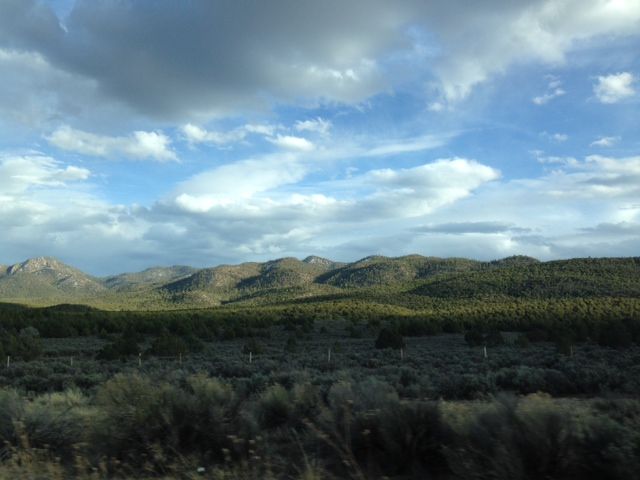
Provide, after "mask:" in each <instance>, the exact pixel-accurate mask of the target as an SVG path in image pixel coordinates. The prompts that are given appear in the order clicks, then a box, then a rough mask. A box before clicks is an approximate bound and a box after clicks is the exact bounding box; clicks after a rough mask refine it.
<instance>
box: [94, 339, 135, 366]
mask: <svg viewBox="0 0 640 480" xmlns="http://www.w3.org/2000/svg"><path fill="white" fill-rule="evenodd" d="M140 351H141V350H140V346H139V345H138V338H137V336H135V335H127V334H123V335H121V336H120V337H118V339H117V340H115V341H114V342H112V343H109V344H107V345H105V346H104V347H103V348H102V350H100V351H99V352H98V355H97V356H96V358H97V359H98V360H119V359H124V358H127V357H131V356H134V355H138V354H139V353H140Z"/></svg>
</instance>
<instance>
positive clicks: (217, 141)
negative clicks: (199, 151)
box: [181, 123, 277, 146]
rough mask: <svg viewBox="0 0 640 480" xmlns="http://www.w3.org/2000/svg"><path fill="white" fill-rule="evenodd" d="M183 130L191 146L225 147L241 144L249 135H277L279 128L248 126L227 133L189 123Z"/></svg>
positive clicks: (272, 126)
mask: <svg viewBox="0 0 640 480" xmlns="http://www.w3.org/2000/svg"><path fill="white" fill-rule="evenodd" d="M181 130H182V133H183V135H184V137H185V139H186V140H187V141H188V142H189V143H191V144H198V143H209V144H213V145H217V146H224V145H228V144H233V143H237V142H241V141H242V140H244V139H245V138H246V137H247V135H249V134H259V135H266V136H271V135H273V134H274V133H275V131H276V130H277V127H276V126H274V125H258V124H247V125H243V126H241V127H237V128H234V129H233V130H229V131H227V132H218V131H212V130H205V129H204V128H202V127H199V126H197V125H193V124H191V123H187V124H186V125H184V126H183V127H182V129H181Z"/></svg>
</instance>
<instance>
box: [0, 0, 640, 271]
mask: <svg viewBox="0 0 640 480" xmlns="http://www.w3.org/2000/svg"><path fill="white" fill-rule="evenodd" d="M638 52H640V0H606V1H605V0H588V1H576V0H555V1H516V2H504V1H486V2H474V3H472V4H469V2H455V1H453V2H452V1H438V0H436V1H433V2H423V1H417V0H416V1H406V2H387V1H382V0H367V1H365V0H348V1H344V0H341V1H338V0H328V1H324V2H318V1H311V0H303V1H293V0H277V1H273V2H251V1H236V2H225V1H195V0H194V1H191V2H174V1H168V0H165V1H156V2H150V1H127V0H121V1H107V0H100V1H88V0H87V1H84V0H78V1H74V0H64V1H52V2H44V1H34V0H2V1H1V2H0V229H1V231H2V232H3V233H2V235H1V236H0V263H4V264H12V263H16V262H18V261H22V260H24V259H25V258H29V257H34V256H56V257H58V258H60V259H62V260H63V261H66V262H68V263H71V264H73V265H75V266H78V267H80V268H82V269H84V270H86V271H88V272H90V273H93V274H96V275H106V274H111V273H116V272H122V271H132V270H139V269H143V268H146V267H149V266H152V265H171V264H189V265H193V266H198V267H200V266H211V265H217V264H220V263H239V262H243V261H255V260H266V259H271V258H277V257H283V256H296V257H299V258H302V257H305V256H307V255H310V254H316V255H322V256H326V257H329V258H332V259H336V260H346V261H349V260H356V259H358V258H360V257H363V256H366V255H370V254H374V253H380V254H385V255H392V256H397V255H404V254H409V253H420V254H423V255H436V256H463V257H472V258H478V259H494V258H501V257H505V256H508V255H514V254H526V255H532V256H535V257H538V258H541V259H555V258H568V257H576V256H631V255H634V256H635V255H638V251H639V247H640V130H639V129H638V127H637V125H638V124H640V113H639V112H640V109H639V108H638V107H639V105H640V59H639V55H638Z"/></svg>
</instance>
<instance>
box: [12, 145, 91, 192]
mask: <svg viewBox="0 0 640 480" xmlns="http://www.w3.org/2000/svg"><path fill="white" fill-rule="evenodd" d="M90 175H91V173H90V172H89V170H87V169H86V168H81V167H76V166H74V165H67V166H66V167H63V166H62V164H61V163H60V162H57V161H56V160H54V159H53V158H51V157H48V156H46V155H42V154H38V153H30V154H27V155H10V154H9V155H8V154H2V155H0V193H2V194H19V193H24V192H26V191H27V190H28V189H30V188H32V187H63V186H64V185H65V184H66V183H67V182H74V181H81V180H86V179H88V178H89V176H90Z"/></svg>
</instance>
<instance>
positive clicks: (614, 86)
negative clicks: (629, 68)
mask: <svg viewBox="0 0 640 480" xmlns="http://www.w3.org/2000/svg"><path fill="white" fill-rule="evenodd" d="M635 82H636V78H635V76H634V75H632V74H631V73H629V72H621V73H615V74H612V75H606V76H600V77H598V82H597V83H596V84H595V85H594V86H593V92H594V93H595V94H596V97H597V98H598V100H600V102H602V103H618V102H620V101H622V100H624V99H626V98H629V97H632V96H634V95H635V93H636V91H635V88H634V84H635Z"/></svg>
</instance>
